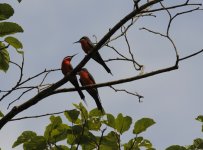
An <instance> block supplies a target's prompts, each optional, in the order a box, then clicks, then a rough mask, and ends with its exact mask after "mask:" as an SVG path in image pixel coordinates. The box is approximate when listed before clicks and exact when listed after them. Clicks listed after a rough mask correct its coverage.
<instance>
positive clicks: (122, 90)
mask: <svg viewBox="0 0 203 150" xmlns="http://www.w3.org/2000/svg"><path fill="white" fill-rule="evenodd" d="M109 87H110V88H112V89H113V90H114V91H115V92H125V93H127V94H130V95H133V96H137V97H138V99H139V102H142V101H141V98H144V96H142V95H139V94H138V93H137V92H135V93H132V92H129V91H127V90H125V89H116V88H114V87H113V86H109Z"/></svg>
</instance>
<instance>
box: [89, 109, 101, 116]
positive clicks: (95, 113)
mask: <svg viewBox="0 0 203 150" xmlns="http://www.w3.org/2000/svg"><path fill="white" fill-rule="evenodd" d="M101 116H103V113H102V112H101V111H100V110H98V109H97V108H95V109H92V110H91V111H90V112H89V117H101Z"/></svg>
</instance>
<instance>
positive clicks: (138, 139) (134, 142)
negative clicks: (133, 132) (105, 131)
mask: <svg viewBox="0 0 203 150" xmlns="http://www.w3.org/2000/svg"><path fill="white" fill-rule="evenodd" d="M142 140H143V137H136V138H134V139H131V140H130V141H129V142H128V143H126V144H124V145H123V146H124V150H130V149H132V150H140V148H139V147H138V145H139V144H140V143H141V142H142Z"/></svg>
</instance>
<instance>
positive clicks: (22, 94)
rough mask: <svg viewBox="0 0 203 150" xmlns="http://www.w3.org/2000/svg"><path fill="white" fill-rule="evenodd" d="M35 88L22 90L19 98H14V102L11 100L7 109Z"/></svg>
mask: <svg viewBox="0 0 203 150" xmlns="http://www.w3.org/2000/svg"><path fill="white" fill-rule="evenodd" d="M33 89H34V88H30V89H28V90H26V91H24V92H22V93H21V94H20V96H19V97H18V98H16V99H15V100H13V101H12V102H10V103H9V104H8V107H7V109H9V107H10V106H11V105H12V104H13V103H14V102H16V101H18V100H19V99H20V98H21V97H22V96H24V94H26V93H28V92H29V91H32V90H33Z"/></svg>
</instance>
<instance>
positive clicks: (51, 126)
mask: <svg viewBox="0 0 203 150" xmlns="http://www.w3.org/2000/svg"><path fill="white" fill-rule="evenodd" d="M50 121H51V123H50V124H49V125H48V126H47V127H46V129H45V132H44V137H45V138H46V140H47V141H49V140H52V137H51V133H52V131H53V130H54V129H56V128H57V127H59V126H60V125H61V124H62V120H61V118H60V117H59V116H58V117H55V116H51V117H50Z"/></svg>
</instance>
